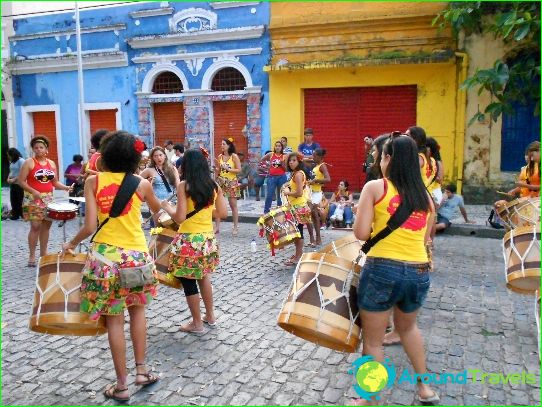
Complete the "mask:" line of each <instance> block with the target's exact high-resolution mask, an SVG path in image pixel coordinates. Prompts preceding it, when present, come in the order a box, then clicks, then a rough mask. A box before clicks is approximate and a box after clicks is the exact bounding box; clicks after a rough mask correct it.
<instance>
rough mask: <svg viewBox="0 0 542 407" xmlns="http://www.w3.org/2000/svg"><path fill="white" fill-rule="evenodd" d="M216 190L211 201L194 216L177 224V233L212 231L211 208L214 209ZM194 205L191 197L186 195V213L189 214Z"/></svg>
mask: <svg viewBox="0 0 542 407" xmlns="http://www.w3.org/2000/svg"><path fill="white" fill-rule="evenodd" d="M215 201H216V192H215V193H214V197H213V203H212V204H210V205H208V206H207V207H205V208H203V209H202V210H200V211H199V212H198V213H196V214H195V215H194V216H192V217H191V218H189V219H186V220H185V221H184V222H183V223H181V225H180V226H179V230H178V232H179V233H212V232H213V210H214V209H215ZM195 207H196V205H195V203H194V201H193V200H192V198H190V197H188V199H187V202H186V213H187V214H189V213H190V212H192V211H193V210H194V209H195Z"/></svg>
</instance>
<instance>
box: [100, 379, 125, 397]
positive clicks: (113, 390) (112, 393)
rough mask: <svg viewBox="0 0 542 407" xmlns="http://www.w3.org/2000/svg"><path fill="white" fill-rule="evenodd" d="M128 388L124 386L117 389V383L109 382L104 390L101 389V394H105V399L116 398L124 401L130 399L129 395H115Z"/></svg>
mask: <svg viewBox="0 0 542 407" xmlns="http://www.w3.org/2000/svg"><path fill="white" fill-rule="evenodd" d="M127 390H128V387H126V388H125V389H122V390H121V389H118V388H117V383H116V382H115V383H111V384H110V385H108V386H107V387H106V388H105V390H104V391H103V395H104V396H105V398H106V399H113V400H116V401H120V402H126V401H128V400H130V396H128V397H119V396H117V394H119V393H122V392H125V391H127Z"/></svg>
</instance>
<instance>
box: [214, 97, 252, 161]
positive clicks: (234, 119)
mask: <svg viewBox="0 0 542 407" xmlns="http://www.w3.org/2000/svg"><path fill="white" fill-rule="evenodd" d="M213 116H214V122H215V129H214V130H215V131H214V138H215V139H214V148H215V156H216V157H218V155H219V154H220V153H221V151H222V150H221V149H220V145H221V144H222V140H223V139H225V138H230V137H232V138H233V142H234V144H235V150H236V151H237V152H238V153H243V154H245V157H248V144H247V139H246V137H245V136H244V135H243V132H242V131H243V127H245V125H246V124H247V102H246V100H229V101H225V102H214V103H213Z"/></svg>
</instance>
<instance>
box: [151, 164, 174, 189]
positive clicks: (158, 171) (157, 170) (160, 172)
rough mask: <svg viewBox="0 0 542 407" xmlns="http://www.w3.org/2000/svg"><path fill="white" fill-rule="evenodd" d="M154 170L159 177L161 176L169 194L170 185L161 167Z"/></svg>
mask: <svg viewBox="0 0 542 407" xmlns="http://www.w3.org/2000/svg"><path fill="white" fill-rule="evenodd" d="M155 170H156V172H157V173H158V175H160V178H162V182H163V183H164V185H165V187H166V189H167V192H168V194H171V186H170V185H169V182H168V181H167V178H166V176H165V175H164V172H163V171H162V170H161V169H159V168H158V167H156V168H155Z"/></svg>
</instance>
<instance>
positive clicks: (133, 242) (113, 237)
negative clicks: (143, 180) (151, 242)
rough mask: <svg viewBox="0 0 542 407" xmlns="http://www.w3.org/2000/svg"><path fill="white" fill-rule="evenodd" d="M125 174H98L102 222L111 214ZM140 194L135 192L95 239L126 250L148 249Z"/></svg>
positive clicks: (99, 215)
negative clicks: (142, 219)
mask: <svg viewBox="0 0 542 407" xmlns="http://www.w3.org/2000/svg"><path fill="white" fill-rule="evenodd" d="M123 178H124V173H119V172H100V173H98V175H97V176H96V195H95V196H96V203H97V205H98V222H100V224H101V223H102V222H103V221H104V220H105V219H106V218H107V217H108V216H109V211H110V210H111V205H112V204H113V199H114V198H115V195H116V194H117V192H118V190H119V187H120V184H121V182H122V179H123ZM142 201H143V200H142V199H141V196H140V195H139V193H138V192H136V193H135V194H134V195H133V196H132V198H130V201H128V204H127V205H126V208H124V211H122V213H121V215H120V216H119V217H117V218H110V219H109V220H108V221H107V224H106V225H104V227H102V229H101V230H100V231H99V232H98V233H97V234H96V237H95V239H94V241H95V242H99V243H106V244H109V245H111V246H116V247H122V248H123V249H130V250H136V251H139V252H148V251H149V248H148V246H147V241H146V240H145V235H144V233H143V229H142V228H141V203H142Z"/></svg>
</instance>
